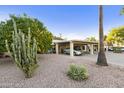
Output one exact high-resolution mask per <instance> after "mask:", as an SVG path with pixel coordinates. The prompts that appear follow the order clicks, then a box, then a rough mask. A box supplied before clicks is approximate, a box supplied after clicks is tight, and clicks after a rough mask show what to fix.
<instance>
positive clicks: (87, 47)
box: [55, 40, 98, 56]
mask: <svg viewBox="0 0 124 93" xmlns="http://www.w3.org/2000/svg"><path fill="white" fill-rule="evenodd" d="M76 46H78V47H80V49H81V51H89V52H90V54H94V51H97V52H98V42H88V41H82V40H68V41H59V42H55V50H56V54H62V52H63V49H64V48H70V56H74V53H73V51H74V47H76Z"/></svg>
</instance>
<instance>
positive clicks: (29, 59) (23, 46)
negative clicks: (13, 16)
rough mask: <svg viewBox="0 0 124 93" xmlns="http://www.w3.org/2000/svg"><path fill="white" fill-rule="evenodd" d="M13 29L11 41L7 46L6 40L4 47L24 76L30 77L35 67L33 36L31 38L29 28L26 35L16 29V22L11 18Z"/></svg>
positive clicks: (35, 51) (35, 52) (35, 57)
mask: <svg viewBox="0 0 124 93" xmlns="http://www.w3.org/2000/svg"><path fill="white" fill-rule="evenodd" d="M13 26H14V31H13V33H12V40H13V43H12V44H11V46H10V47H9V45H8V41H7V40H6V41H5V42H6V48H7V50H8V52H9V53H10V54H11V57H12V58H13V59H14V61H15V63H16V64H17V66H18V67H19V68H20V69H21V70H22V71H23V72H24V74H25V77H27V78H30V77H32V74H33V72H34V70H35V69H36V68H37V66H38V64H37V43H36V40H35V38H33V40H31V35H30V28H29V29H28V35H27V36H25V35H24V33H23V32H21V30H17V27H16V23H15V21H14V20H13Z"/></svg>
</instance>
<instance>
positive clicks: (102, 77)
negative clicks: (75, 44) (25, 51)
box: [0, 54, 124, 88]
mask: <svg viewBox="0 0 124 93" xmlns="http://www.w3.org/2000/svg"><path fill="white" fill-rule="evenodd" d="M38 63H39V68H38V69H37V70H36V72H35V73H34V76H33V77H32V78H30V79H27V78H25V77H24V75H23V73H22V72H21V71H20V69H19V68H18V67H16V65H15V64H14V63H13V62H12V60H11V59H10V58H6V59H5V58H4V59H0V87H7V88H10V87H11V88H16V87H17V88H28V87H31V88H32V87H34V88H54V87H55V88H63V87H65V88H70V87H71V88H89V87H90V88H99V87H100V88H101V87H102V88H104V87H124V67H123V66H122V67H120V66H117V65H113V64H109V66H107V67H101V66H97V65H96V64H95V61H91V60H88V59H84V58H83V57H70V56H66V55H56V54H44V55H38ZM72 63H74V64H79V65H81V64H82V65H85V66H86V68H87V69H88V72H89V78H88V79H87V80H84V81H81V82H79V81H74V80H72V79H70V78H69V77H68V76H67V75H66V72H67V70H68V67H69V65H70V64H72Z"/></svg>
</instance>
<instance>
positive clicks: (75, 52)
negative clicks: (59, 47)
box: [63, 48, 82, 56]
mask: <svg viewBox="0 0 124 93" xmlns="http://www.w3.org/2000/svg"><path fill="white" fill-rule="evenodd" d="M63 53H64V54H70V49H69V48H66V49H64V52H63ZM73 53H74V55H75V56H79V55H82V53H81V51H78V50H73Z"/></svg>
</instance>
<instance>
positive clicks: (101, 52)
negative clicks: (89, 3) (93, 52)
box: [96, 5, 108, 66]
mask: <svg viewBox="0 0 124 93" xmlns="http://www.w3.org/2000/svg"><path fill="white" fill-rule="evenodd" d="M96 64H97V65H101V66H108V64H107V60H106V56H105V53H104V34H103V8H102V5H100V6H99V53H98V58H97V63H96Z"/></svg>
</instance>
